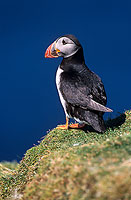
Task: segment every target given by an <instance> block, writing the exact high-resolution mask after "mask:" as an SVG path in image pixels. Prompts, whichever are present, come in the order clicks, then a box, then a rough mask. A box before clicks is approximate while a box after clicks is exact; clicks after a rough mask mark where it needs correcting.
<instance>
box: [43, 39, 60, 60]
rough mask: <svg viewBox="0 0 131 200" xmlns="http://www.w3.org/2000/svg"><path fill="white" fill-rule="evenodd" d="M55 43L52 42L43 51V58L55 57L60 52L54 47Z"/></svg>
mask: <svg viewBox="0 0 131 200" xmlns="http://www.w3.org/2000/svg"><path fill="white" fill-rule="evenodd" d="M55 45H56V43H55V42H53V43H52V44H51V45H50V46H49V47H48V48H47V49H46V52H45V58H57V57H58V56H59V55H58V52H60V51H59V50H58V49H56V48H55Z"/></svg>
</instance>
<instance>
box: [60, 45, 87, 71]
mask: <svg viewBox="0 0 131 200" xmlns="http://www.w3.org/2000/svg"><path fill="white" fill-rule="evenodd" d="M84 65H85V60H84V55H83V49H82V48H80V49H79V50H78V51H77V52H76V53H75V54H74V55H72V56H70V57H68V58H63V60H62V62H61V65H60V68H61V69H63V70H64V71H70V70H73V71H78V70H80V68H81V67H83V66H84Z"/></svg>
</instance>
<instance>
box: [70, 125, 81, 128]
mask: <svg viewBox="0 0 131 200" xmlns="http://www.w3.org/2000/svg"><path fill="white" fill-rule="evenodd" d="M84 126H85V124H71V125H69V127H70V128H83V127H84Z"/></svg>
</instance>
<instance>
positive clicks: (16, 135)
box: [0, 0, 131, 160]
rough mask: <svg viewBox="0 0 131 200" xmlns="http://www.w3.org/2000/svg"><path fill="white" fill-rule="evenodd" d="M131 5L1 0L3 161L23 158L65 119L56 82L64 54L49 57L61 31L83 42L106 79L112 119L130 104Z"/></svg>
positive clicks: (90, 60)
mask: <svg viewBox="0 0 131 200" xmlns="http://www.w3.org/2000/svg"><path fill="white" fill-rule="evenodd" d="M130 7H131V3H130V1H127V0H125V1H121V0H120V1H117V0H115V1H113V0H112V1H105V0H100V1H98V0H92V1H89V0H82V1H68V0H67V1H43V0H38V1H33V0H32V1H30V0H27V1H25V0H23V1H13V0H12V1H9V0H6V1H0V160H14V159H17V160H20V159H21V157H22V156H23V154H24V153H25V151H26V150H27V149H29V148H30V147H32V146H33V144H37V141H38V140H40V138H41V137H42V136H44V135H45V134H46V133H47V131H48V130H49V129H52V128H54V127H56V125H57V124H60V123H64V122H65V116H64V112H63V109H62V106H61V104H60V101H59V98H58V94H57V91H56V86H55V72H56V69H57V66H58V65H59V63H60V62H61V58H58V59H45V58H44V52H45V50H46V48H47V47H48V46H49V45H50V44H51V43H52V42H53V40H55V39H56V38H57V37H59V36H61V35H64V34H74V35H75V36H76V37H77V38H78V39H79V41H80V42H81V44H82V46H83V48H84V55H85V60H86V64H87V65H88V67H89V68H90V69H91V70H92V71H94V72H96V73H97V74H98V75H99V76H100V77H101V78H102V80H103V83H104V85H105V89H106V93H107V97H108V106H109V107H110V108H112V109H113V110H114V113H113V114H112V117H115V116H116V115H117V113H119V112H123V111H125V110H126V109H130V108H131V104H130V101H131V92H130V91H131V84H130V80H131V37H130V36H131V12H130ZM108 116H109V115H106V117H108Z"/></svg>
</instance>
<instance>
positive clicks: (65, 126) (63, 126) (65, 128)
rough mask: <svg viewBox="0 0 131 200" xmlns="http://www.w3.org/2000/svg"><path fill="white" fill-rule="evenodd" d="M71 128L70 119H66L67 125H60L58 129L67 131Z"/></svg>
mask: <svg viewBox="0 0 131 200" xmlns="http://www.w3.org/2000/svg"><path fill="white" fill-rule="evenodd" d="M68 127H69V119H68V118H67V117H66V124H65V125H58V126H57V127H56V129H64V130H67V129H68Z"/></svg>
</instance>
